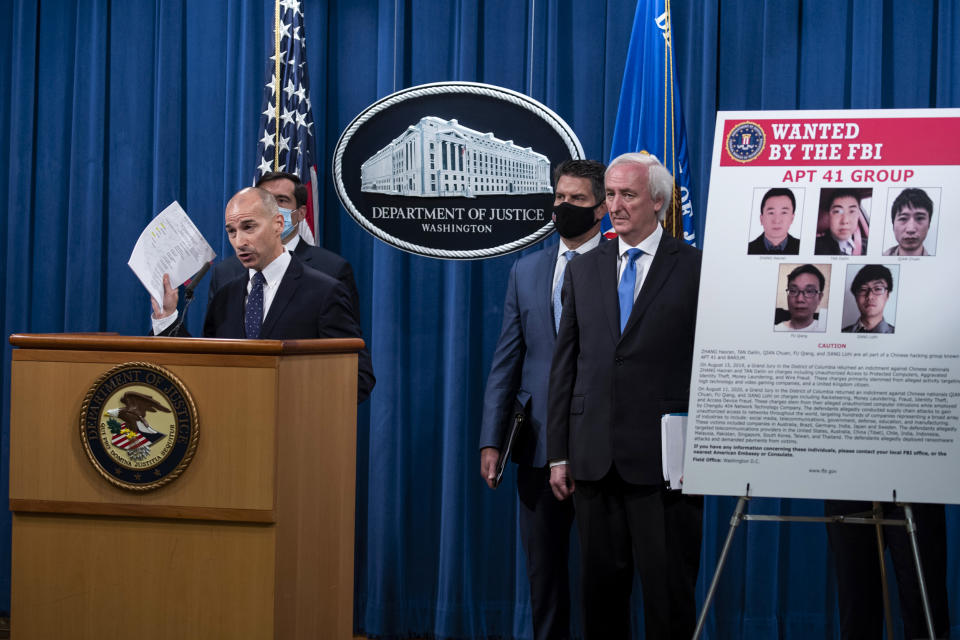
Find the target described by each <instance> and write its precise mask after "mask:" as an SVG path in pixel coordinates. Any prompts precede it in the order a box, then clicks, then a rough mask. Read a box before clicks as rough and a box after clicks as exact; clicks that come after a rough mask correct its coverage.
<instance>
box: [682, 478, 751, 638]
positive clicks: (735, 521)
mask: <svg viewBox="0 0 960 640" xmlns="http://www.w3.org/2000/svg"><path fill="white" fill-rule="evenodd" d="M747 490H748V491H749V485H747ZM748 499H749V498H747V496H743V497H741V498H740V499H739V500H737V508H736V509H734V511H733V515H732V516H730V530H729V531H728V532H727V540H726V542H724V543H723V551H721V552H720V559H719V560H718V561H717V568H716V570H715V571H714V572H713V580H711V581H710V588H709V589H708V590H707V597H706V599H704V601H703V609H702V610H701V611H700V618H699V619H698V620H697V628H696V630H695V631H694V632H693V640H697V638H699V637H700V634H701V633H703V625H704V623H705V622H706V620H707V612H708V611H709V610H710V604H711V603H712V602H713V596H714V594H715V593H716V591H717V584H718V583H719V582H720V573H721V572H722V571H723V565H724V563H726V561H727V553H729V551H730V545H731V543H733V534H734V533H735V532H736V530H737V525H739V524H740V521H741V520H743V510H744V508H745V507H746V505H747V500H748Z"/></svg>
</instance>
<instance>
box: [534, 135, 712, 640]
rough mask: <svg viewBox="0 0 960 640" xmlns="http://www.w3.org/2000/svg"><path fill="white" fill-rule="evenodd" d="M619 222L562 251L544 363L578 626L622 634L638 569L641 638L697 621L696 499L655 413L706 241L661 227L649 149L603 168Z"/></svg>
mask: <svg viewBox="0 0 960 640" xmlns="http://www.w3.org/2000/svg"><path fill="white" fill-rule="evenodd" d="M605 181H606V201H607V210H608V211H609V212H610V219H611V221H612V222H613V227H614V229H615V230H616V232H617V235H618V236H619V239H618V241H616V242H613V241H611V242H605V243H603V244H601V245H600V246H599V247H598V248H597V249H595V250H593V251H591V252H590V253H586V254H584V255H583V256H580V257H579V258H577V259H576V260H574V261H572V262H570V264H569V265H567V271H566V275H565V277H564V284H563V294H564V299H563V314H562V315H561V318H560V329H559V332H558V334H557V345H556V349H555V350H554V355H553V363H552V365H551V370H550V391H549V405H548V408H547V458H548V459H549V460H550V466H551V469H550V474H551V477H550V484H551V487H552V488H553V491H554V494H555V495H556V496H557V498H558V499H561V500H563V499H566V498H568V497H569V496H571V495H572V496H573V499H574V506H575V508H576V513H577V517H576V522H577V531H578V532H579V534H580V551H581V572H582V575H583V599H584V603H583V604H584V632H585V636H586V638H588V639H591V640H600V639H603V640H610V639H626V638H629V637H630V591H631V586H632V582H633V573H634V569H636V571H637V572H638V573H639V574H640V579H641V581H642V586H643V604H644V617H645V626H646V637H647V638H658V639H663V638H683V639H687V638H690V637H691V636H692V635H693V631H694V627H695V625H696V603H695V599H694V586H695V584H696V579H697V571H698V569H699V565H700V539H701V527H702V518H703V499H702V497H696V496H684V495H683V494H681V493H680V492H679V491H672V490H669V489H668V488H667V487H666V486H665V484H664V474H663V468H662V462H661V453H660V452H661V437H660V431H661V416H662V415H663V414H666V413H673V412H685V411H686V410H687V405H688V401H689V394H690V373H691V365H692V359H693V337H694V330H695V324H696V315H697V293H698V288H699V284H700V252H699V251H698V250H697V249H695V248H693V247H690V246H687V245H686V244H684V243H683V242H681V241H679V240H677V239H676V238H673V237H671V236H668V235H667V234H665V233H664V231H663V228H662V227H661V225H660V221H661V220H662V219H663V217H664V213H665V211H666V210H667V209H668V208H669V206H670V199H671V196H672V192H673V179H672V178H671V176H670V174H669V172H668V171H667V170H666V169H665V168H664V167H663V165H661V164H660V163H659V161H657V159H656V158H654V157H653V156H650V155H647V154H643V153H633V154H625V155H622V156H620V157H618V158H616V159H614V160H613V162H611V163H610V165H609V167H608V168H607V173H606V179H605Z"/></svg>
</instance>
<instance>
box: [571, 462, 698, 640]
mask: <svg viewBox="0 0 960 640" xmlns="http://www.w3.org/2000/svg"><path fill="white" fill-rule="evenodd" d="M573 497H574V504H575V506H576V510H577V531H578V533H579V535H580V552H581V553H580V561H581V572H582V576H583V609H584V610H583V619H584V636H585V637H586V638H587V639H588V640H617V639H620V638H623V639H629V638H630V592H631V590H632V587H633V572H634V570H636V571H637V573H639V575H640V582H641V587H642V589H643V613H644V626H645V630H646V637H647V638H648V640H659V639H661V638H674V639H677V640H681V639H682V640H689V638H691V637H692V636H693V632H694V629H695V628H696V620H697V608H696V598H695V593H694V588H695V587H696V583H697V572H698V571H699V569H700V541H701V538H702V534H703V497H702V496H685V495H683V494H682V493H680V492H679V491H670V490H668V489H666V488H665V487H664V486H663V485H653V486H648V485H634V484H630V483H628V482H625V481H624V480H623V479H622V478H621V477H620V475H619V474H618V473H617V472H616V470H615V469H611V471H610V473H608V474H607V475H606V476H605V477H604V478H603V479H602V480H599V481H595V482H587V481H583V480H577V481H576V490H575V491H574V494H573Z"/></svg>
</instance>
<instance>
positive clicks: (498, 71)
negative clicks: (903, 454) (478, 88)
mask: <svg viewBox="0 0 960 640" xmlns="http://www.w3.org/2000/svg"><path fill="white" fill-rule="evenodd" d="M641 1H643V0H641ZM635 5H636V0H604V1H601V0H582V1H575V0H555V1H554V0H551V1H547V0H450V1H447V0H403V1H401V0H328V1H322V0H306V35H307V43H308V45H307V50H308V57H309V67H310V71H311V75H312V77H311V84H312V87H313V95H312V101H313V105H314V116H315V118H316V122H317V131H316V135H317V138H318V149H319V150H321V157H320V166H319V169H320V171H321V173H322V174H323V175H324V176H325V177H324V183H323V184H324V190H323V191H321V207H322V210H323V211H324V216H323V224H322V229H320V234H319V235H320V237H321V238H322V240H323V243H324V244H325V245H326V246H327V247H328V248H330V249H332V250H334V251H338V252H339V253H341V254H342V255H344V256H345V257H346V258H347V259H349V260H350V262H351V263H352V264H353V266H354V269H355V271H356V274H357V280H358V286H359V289H360V292H361V297H362V301H361V307H362V315H363V318H362V320H363V328H364V332H365V335H366V337H367V339H368V342H369V344H370V348H371V352H372V354H373V359H374V366H375V369H376V373H377V379H378V384H377V388H376V390H375V391H374V394H373V397H372V399H371V400H370V401H369V402H367V403H366V404H365V405H364V406H363V407H361V412H360V420H359V428H358V457H359V459H358V461H357V463H358V465H357V466H358V478H357V482H358V486H357V488H358V492H357V540H356V542H357V546H356V556H357V563H356V571H357V574H356V577H357V582H356V607H355V619H356V628H357V629H358V630H359V631H360V632H363V633H366V634H370V635H378V636H386V637H391V636H393V637H411V636H428V637H438V638H448V637H450V638H485V637H491V636H497V637H517V638H529V637H531V629H530V622H529V598H528V595H527V586H526V578H525V568H524V560H523V553H522V550H521V547H520V545H519V542H518V539H517V536H516V526H515V522H516V509H515V504H514V501H515V497H514V494H515V485H514V478H513V476H512V475H509V476H508V478H507V480H506V483H505V486H504V487H503V488H502V489H500V490H498V491H497V492H495V493H494V492H491V491H489V490H488V489H486V487H485V485H484V484H483V482H482V480H481V479H480V477H479V469H478V467H479V465H478V457H479V456H478V454H477V449H476V442H477V433H478V428H479V420H480V415H479V412H480V408H481V395H482V391H483V386H484V382H485V378H486V374H487V370H488V368H489V364H490V357H491V354H492V352H493V347H494V344H495V342H496V338H497V333H498V329H499V326H500V315H501V311H502V300H503V293H504V289H505V286H506V280H507V274H508V270H509V267H510V265H511V264H512V262H513V260H514V256H507V257H502V258H497V259H493V260H487V261H478V262H458V263H449V262H443V261H439V260H433V259H427V258H420V257H414V256H410V255H407V254H405V253H402V252H400V251H398V250H395V249H393V248H390V247H388V246H385V245H383V244H382V243H380V242H378V241H375V240H374V239H372V238H371V237H370V236H368V235H367V234H366V233H365V232H363V231H362V230H360V228H359V227H358V226H357V225H355V224H354V223H353V222H352V221H351V220H350V218H349V217H348V216H347V215H346V214H345V213H344V212H343V210H342V209H341V208H340V206H339V202H338V201H337V199H336V196H335V194H334V192H333V189H332V186H331V184H330V180H329V178H328V177H326V176H327V175H328V171H329V158H330V155H331V153H332V149H333V146H334V144H335V143H336V140H337V138H338V136H339V134H340V132H341V131H342V129H343V128H344V127H345V126H346V124H347V123H348V122H349V121H350V120H351V119H352V117H353V116H354V115H356V114H357V113H358V112H359V111H360V110H362V109H363V108H364V107H366V106H367V105H369V104H370V103H371V102H373V101H375V100H376V99H378V98H380V97H383V96H384V95H387V94H389V93H391V92H392V91H394V90H397V89H401V88H404V87H408V86H411V85H415V84H420V83H425V82H433V81H441V80H471V81H482V82H488V83H492V84H498V85H502V86H505V87H508V88H510V89H514V90H517V91H521V92H523V93H527V94H529V95H531V96H533V97H534V98H537V99H538V100H541V101H543V102H544V103H545V104H547V105H548V106H549V107H551V108H552V109H553V110H555V111H556V112H557V113H559V114H560V115H561V116H562V117H563V118H564V119H566V120H567V121H568V122H569V123H570V124H571V125H572V127H573V128H574V130H575V131H576V132H577V134H578V136H579V137H580V139H581V141H582V143H583V147H584V149H585V151H586V154H587V156H588V157H592V158H598V159H607V156H608V154H609V148H610V139H611V136H612V131H613V124H614V121H615V115H616V108H617V102H618V97H619V92H620V82H621V78H622V76H623V64H624V59H625V57H626V51H627V46H628V42H629V35H630V29H631V26H632V19H633V15H634V9H635ZM672 8H673V28H674V42H675V48H676V49H675V51H676V53H675V55H676V59H677V64H678V74H679V77H680V81H681V97H682V100H683V109H684V113H685V116H686V124H687V132H688V136H689V144H690V154H691V157H690V160H691V170H692V173H693V181H694V185H695V188H696V191H695V192H694V194H693V203H694V207H695V210H696V211H697V212H700V215H701V216H702V212H703V211H705V208H706V193H707V187H708V184H709V177H710V176H709V163H710V157H711V149H712V144H713V127H714V121H715V116H716V111H717V110H718V109H812V108H830V109H833V108H864V107H865V108H874V107H958V106H960V49H958V46H960V45H958V40H960V6H958V2H957V1H956V0H941V1H936V0H916V1H914V2H894V1H893V0H802V1H801V0H775V1H774V0H769V1H766V2H765V1H763V0H736V1H733V0H731V1H726V2H720V1H719V0H705V1H699V0H698V1H693V0H690V1H687V2H684V1H681V0H674V2H672ZM271 11H272V2H271V1H270V0H232V1H231V2H222V3H221V2H188V1H187V0H137V1H122V2H121V1H110V0H73V1H71V0H42V1H39V0H33V1H30V0H2V2H0V15H5V16H8V18H7V19H6V20H4V21H2V22H0V157H2V158H3V161H2V162H0V202H5V203H6V214H5V215H4V218H3V221H2V223H0V243H2V246H4V247H5V251H4V253H3V255H2V258H0V285H2V289H0V315H2V319H3V335H4V336H6V335H9V334H10V333H14V332H57V331H97V330H101V331H117V332H120V333H123V334H142V333H144V332H146V330H147V329H148V320H147V315H148V301H147V297H146V294H145V293H144V291H143V289H142V287H141V286H140V284H139V283H138V282H137V281H136V279H135V278H134V277H133V274H132V272H131V271H130V270H129V268H128V267H127V266H126V261H127V258H128V257H129V253H130V250H131V248H132V246H133V243H134V242H135V240H136V238H137V236H138V234H139V232H140V230H141V229H142V228H143V227H144V226H145V224H146V223H147V221H148V220H150V218H152V216H153V215H154V214H156V213H157V212H158V211H159V210H160V209H161V208H163V207H164V206H165V205H166V204H168V203H169V202H170V201H171V200H174V199H176V200H179V201H180V203H181V204H182V205H183V206H184V207H185V209H186V210H187V212H188V213H189V214H190V215H191V217H192V218H193V219H194V221H195V222H196V223H197V225H198V227H199V228H200V230H201V232H202V233H203V234H204V235H205V236H206V237H207V238H208V240H209V241H210V242H211V244H212V245H213V247H214V250H215V251H217V253H218V254H219V255H220V256H224V255H230V252H231V249H230V247H229V243H228V242H227V240H226V237H225V235H224V233H223V231H222V226H223V220H222V212H223V207H224V204H225V202H226V200H227V198H228V197H229V195H230V194H231V193H232V192H234V191H235V190H237V189H238V188H239V187H241V186H244V185H246V184H248V183H249V181H250V179H251V176H252V175H253V170H254V163H255V152H256V136H257V124H258V115H259V114H258V111H259V107H260V98H261V88H262V87H261V83H262V81H263V66H264V60H265V56H266V55H267V53H266V46H267V42H268V33H269V25H270V24H271V21H270V15H271ZM954 142H955V141H954ZM715 204H716V203H715ZM702 232H703V218H702V217H701V218H700V222H699V226H698V229H697V235H698V237H699V238H701V239H702V240H703V242H704V243H709V241H710V239H709V238H704V237H703V235H702ZM201 289H202V287H201ZM199 297H200V298H205V292H201V294H200V295H199ZM204 303H205V300H202V301H201V302H198V303H197V304H196V305H195V306H194V308H193V309H191V312H190V314H189V318H188V325H189V326H190V328H191V330H192V331H199V328H200V322H201V317H202V311H203V306H204ZM130 308H134V309H142V313H140V312H135V313H130V312H129V311H128V309H130ZM3 358H4V360H3V369H2V370H0V388H2V389H3V397H2V407H0V416H2V421H3V422H2V432H0V447H2V450H0V464H2V469H0V488H2V490H0V495H6V493H7V491H6V488H7V482H8V455H9V447H8V444H9V425H8V420H9V407H10V398H9V387H10V385H9V370H10V347H9V346H8V345H5V346H4V350H3ZM64 437H74V434H73V427H72V426H71V425H64ZM733 505H734V500H733V499H730V498H723V499H708V500H707V507H706V518H705V522H706V526H705V535H704V546H703V559H702V567H703V569H702V571H701V574H702V576H701V590H700V595H701V597H702V596H703V593H704V588H703V583H705V582H706V581H707V579H708V578H709V575H710V573H711V572H712V570H713V567H714V566H715V565H716V560H717V556H718V554H719V550H720V547H721V545H722V542H723V538H724V536H725V535H726V530H727V526H728V525H727V523H728V520H729V516H730V513H731V512H732V510H733ZM752 509H753V510H754V511H755V512H765V513H786V514H802V515H813V514H818V513H820V511H821V504H820V503H819V502H817V501H791V500H757V501H754V504H753V505H752ZM948 527H949V532H948V533H949V535H950V539H951V540H953V543H952V545H951V547H950V554H951V555H950V560H949V566H948V572H949V587H950V590H951V604H952V616H951V618H952V620H953V631H954V634H956V633H957V632H958V630H960V625H958V622H960V563H958V558H957V556H958V555H960V544H958V543H957V540H958V538H960V513H958V509H957V508H955V507H951V508H949V509H948ZM9 550H10V516H9V513H7V512H5V511H0V610H9V601H10V579H9V578H10V573H9V566H10V556H9ZM835 602H836V594H835V587H834V579H833V576H832V572H831V569H830V559H829V555H828V549H827V545H826V536H825V534H824V532H823V529H822V527H821V526H819V525H789V526H786V525H774V524H763V523H751V524H748V525H746V526H744V527H743V530H742V531H740V532H739V534H738V537H737V539H736V543H735V546H734V549H733V552H732V555H731V558H730V562H729V564H728V567H727V569H726V571H725V573H724V576H723V580H722V582H721V589H720V593H719V596H718V600H717V602H716V605H715V607H714V611H713V613H712V614H711V616H710V618H709V624H708V627H707V637H709V638H745V639H746V638H749V639H750V640H755V639H758V638H778V637H782V638H830V637H835V636H836V613H835V608H836V604H835ZM12 615H13V616H14V617H15V616H16V612H12ZM575 619H576V620H577V621H578V620H579V616H578V615H576V614H575ZM638 637H639V635H638Z"/></svg>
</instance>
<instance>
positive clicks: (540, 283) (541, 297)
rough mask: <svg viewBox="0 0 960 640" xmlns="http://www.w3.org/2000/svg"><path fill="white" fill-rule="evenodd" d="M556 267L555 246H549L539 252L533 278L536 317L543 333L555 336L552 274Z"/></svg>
mask: <svg viewBox="0 0 960 640" xmlns="http://www.w3.org/2000/svg"><path fill="white" fill-rule="evenodd" d="M556 267H557V246H556V245H551V246H549V247H547V248H546V249H544V250H543V251H541V252H540V257H539V258H538V259H537V264H536V267H535V273H534V277H533V287H534V294H533V298H534V300H536V309H537V317H538V318H540V322H542V323H544V324H543V327H542V328H543V330H544V332H545V333H550V334H553V335H556V334H557V329H556V324H555V323H554V321H553V272H554V270H555V269H556Z"/></svg>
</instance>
